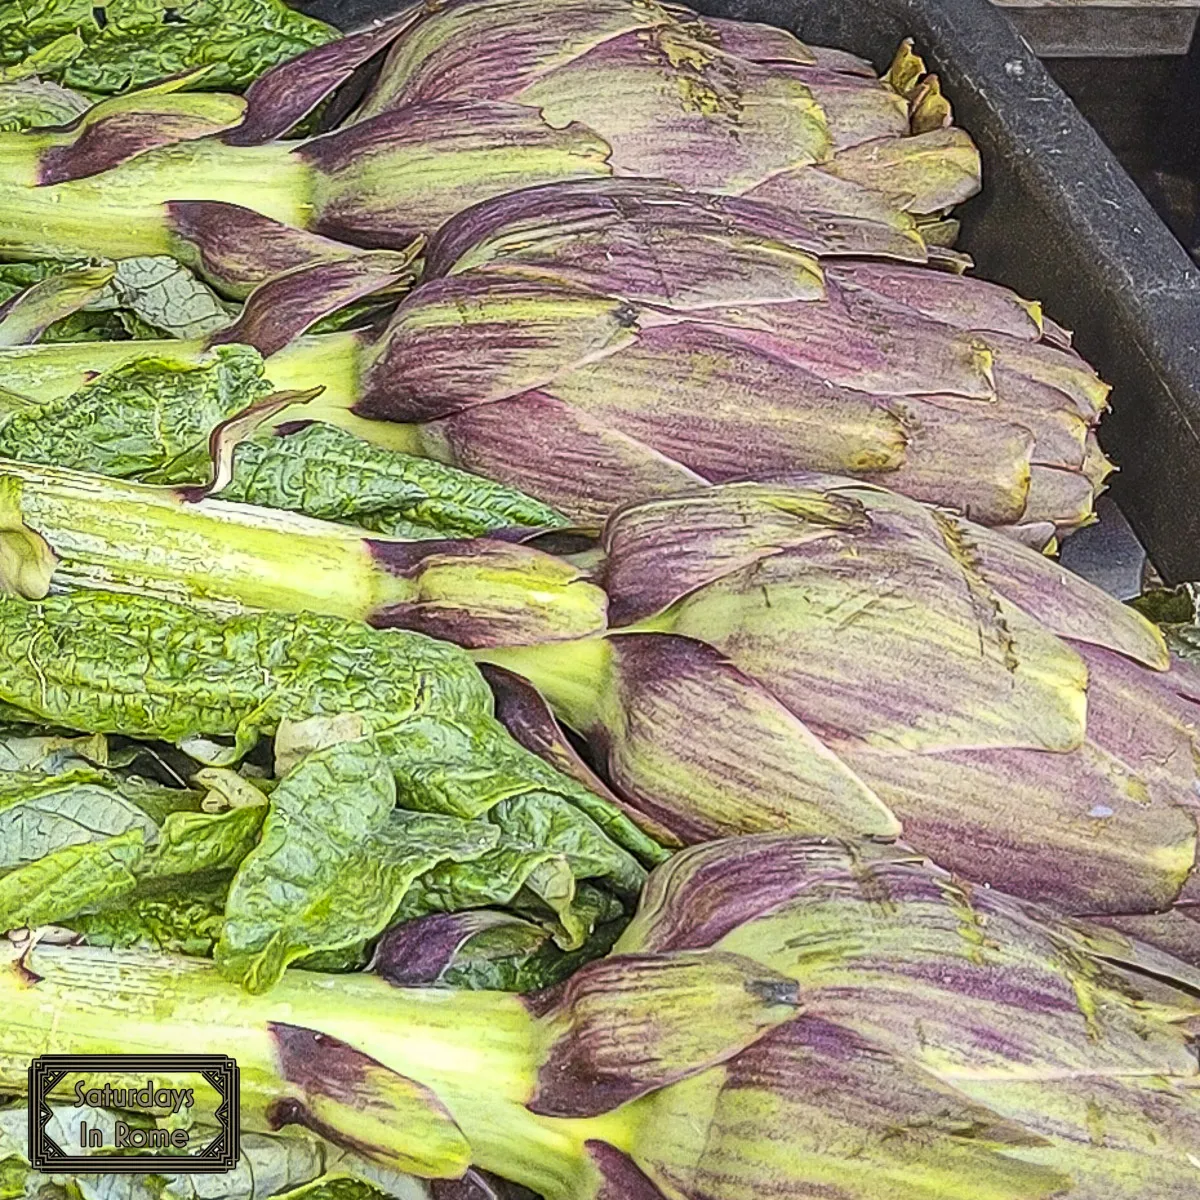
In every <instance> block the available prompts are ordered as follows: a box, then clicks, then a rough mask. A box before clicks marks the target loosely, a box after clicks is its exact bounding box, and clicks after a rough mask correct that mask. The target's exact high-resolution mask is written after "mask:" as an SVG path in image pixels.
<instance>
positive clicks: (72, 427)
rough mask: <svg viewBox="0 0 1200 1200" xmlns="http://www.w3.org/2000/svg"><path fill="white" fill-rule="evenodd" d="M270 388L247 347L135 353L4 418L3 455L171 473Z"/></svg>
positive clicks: (128, 472) (84, 467)
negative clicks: (174, 356)
mask: <svg viewBox="0 0 1200 1200" xmlns="http://www.w3.org/2000/svg"><path fill="white" fill-rule="evenodd" d="M270 390H271V388H270V384H268V383H267V382H266V381H265V380H264V379H263V377H262V358H261V356H260V355H259V354H258V352H257V351H255V350H252V349H251V348H250V347H248V346H220V347H218V348H216V349H215V350H214V351H213V352H212V354H211V355H210V356H208V357H207V359H206V360H205V361H204V362H203V363H201V364H199V365H196V364H191V363H185V362H176V361H173V360H170V359H166V358H143V359H137V360H136V361H134V362H131V363H126V364H125V365H123V366H120V367H116V368H114V369H113V370H111V371H107V372H105V373H104V374H102V375H100V376H98V377H97V378H96V379H93V380H92V381H91V382H89V383H86V384H84V386H83V387H82V388H80V389H79V390H78V391H77V392H74V393H72V394H71V395H70V396H67V397H64V398H63V399H61V400H51V401H47V402H45V403H42V404H34V405H30V406H27V407H25V408H22V409H19V410H18V411H16V412H13V413H11V414H10V415H9V416H8V417H7V418H6V419H0V457H3V458H14V459H18V460H21V461H24V462H35V463H47V464H51V465H57V466H69V467H71V468H73V469H75V470H80V471H92V472H95V473H96V474H99V475H113V476H118V477H122V478H124V477H128V476H146V475H149V474H153V473H158V474H160V475H171V473H172V467H173V466H174V465H175V464H177V463H180V462H181V460H182V461H183V462H189V461H191V460H193V459H194V458H195V456H196V455H197V453H198V452H199V453H202V454H203V455H204V456H205V457H206V456H207V444H208V436H209V433H210V432H211V430H212V429H213V427H214V426H216V425H217V424H219V423H220V422H221V421H223V420H225V419H226V418H228V417H230V416H232V415H233V414H234V413H235V412H238V411H239V410H240V409H242V408H244V407H246V405H248V404H250V403H252V402H253V401H254V400H256V399H258V398H260V397H262V396H263V395H265V394H266V393H267V392H269V391H270ZM183 473H184V475H185V476H187V469H186V468H185V470H184V472H183Z"/></svg>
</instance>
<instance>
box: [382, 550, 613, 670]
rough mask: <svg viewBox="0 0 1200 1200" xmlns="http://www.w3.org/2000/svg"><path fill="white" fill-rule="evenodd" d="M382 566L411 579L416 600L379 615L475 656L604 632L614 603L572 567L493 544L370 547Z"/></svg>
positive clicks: (387, 607) (389, 607) (384, 607)
mask: <svg viewBox="0 0 1200 1200" xmlns="http://www.w3.org/2000/svg"><path fill="white" fill-rule="evenodd" d="M368 546H369V547H370V550H371V554H372V557H373V559H374V561H375V562H378V563H381V564H383V565H384V566H385V567H386V568H387V569H388V571H389V572H391V573H392V574H394V575H397V576H400V577H403V578H406V579H411V580H412V583H413V588H412V595H411V598H408V599H405V600H403V601H401V602H399V603H395V604H386V605H381V606H380V607H378V608H376V609H375V611H374V612H373V613H372V614H371V623H372V624H373V625H375V626H377V627H380V628H386V627H391V626H399V627H401V628H405V629H415V630H417V631H418V632H420V633H425V634H428V635H429V636H430V637H438V638H444V639H445V640H447V641H452V642H455V643H456V644H457V645H459V646H465V647H467V648H468V649H476V648H478V647H483V646H496V645H502V646H520V645H524V644H527V643H532V644H539V643H541V642H545V641H555V640H568V639H572V638H579V637H587V636H590V635H593V634H597V633H600V632H602V631H603V630H604V629H605V628H606V624H607V618H606V613H607V607H608V598H607V596H606V595H605V594H604V592H603V591H601V590H600V589H599V588H598V587H596V586H594V585H593V584H591V583H589V582H588V581H587V580H586V579H585V578H584V576H583V573H582V572H581V571H580V570H579V569H578V568H577V567H575V566H573V565H572V564H570V563H567V562H564V561H563V560H562V559H559V558H556V557H554V556H552V555H549V554H540V553H538V552H537V551H532V552H531V550H530V548H529V547H527V546H523V545H513V544H510V543H508V542H502V541H499V540H490V539H487V538H466V539H456V540H451V541H440V540H439V541H420V542H412V543H408V542H396V541H388V542H384V541H374V540H372V541H370V542H368Z"/></svg>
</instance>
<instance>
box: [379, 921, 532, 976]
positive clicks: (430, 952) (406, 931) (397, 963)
mask: <svg viewBox="0 0 1200 1200" xmlns="http://www.w3.org/2000/svg"><path fill="white" fill-rule="evenodd" d="M508 925H520V926H525V927H527V928H528V929H530V930H534V931H537V932H539V933H541V934H542V936H548V935H546V934H545V933H544V931H542V930H540V929H539V927H538V926H536V925H532V924H530V923H529V922H528V921H522V920H521V919H520V918H519V917H515V916H513V915H512V914H511V913H506V912H493V911H492V910H491V909H486V908H483V909H473V910H467V911H464V912H455V913H431V914H430V915H429V916H426V917H418V918H417V919H416V920H413V921H402V922H401V923H400V924H399V925H393V926H392V927H391V928H390V929H389V930H387V932H386V933H384V935H383V936H382V937H381V938H380V939H379V942H378V943H377V945H376V947H375V955H374V957H373V958H372V959H371V965H370V970H372V971H373V972H374V973H375V974H376V975H379V976H380V977H382V978H383V979H386V980H387V981H388V983H391V984H395V986H396V987H429V986H432V985H433V984H436V983H437V982H438V981H439V980H440V979H441V977H442V974H443V973H444V972H445V970H446V968H447V967H448V966H450V965H451V963H453V962H454V959H455V955H456V954H457V953H458V951H459V950H461V949H462V947H463V946H464V945H466V943H467V942H469V941H470V940H471V938H473V937H474V936H475V935H476V934H477V933H480V932H482V931H483V930H486V929H495V928H497V927H499V926H508Z"/></svg>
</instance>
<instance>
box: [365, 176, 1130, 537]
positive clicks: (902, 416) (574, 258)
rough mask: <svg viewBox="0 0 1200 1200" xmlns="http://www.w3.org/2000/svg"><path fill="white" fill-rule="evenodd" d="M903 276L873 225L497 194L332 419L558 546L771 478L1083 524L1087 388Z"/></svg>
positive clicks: (580, 197)
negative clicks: (674, 502)
mask: <svg viewBox="0 0 1200 1200" xmlns="http://www.w3.org/2000/svg"><path fill="white" fill-rule="evenodd" d="M868 255H870V256H872V258H871V259H869V260H868V259H867V258H866V256H868ZM860 256H861V257H860ZM925 257H926V255H925V253H924V251H923V249H922V248H921V247H919V246H915V245H914V244H913V243H912V242H911V241H908V240H906V239H904V238H897V236H896V231H895V230H893V229H891V228H890V227H887V226H882V225H880V224H878V223H874V222H866V221H861V220H855V219H849V220H847V219H842V220H838V219H834V218H828V217H820V216H814V215H811V214H808V215H806V214H804V213H798V214H789V213H785V212H783V211H781V210H780V209H778V208H775V207H773V206H767V205H761V204H755V203H753V202H750V201H745V200H736V199H730V198H727V197H716V196H702V195H697V194H695V193H689V192H685V191H684V190H682V189H680V188H677V187H673V186H671V185H665V184H659V183H653V182H646V181H627V180H601V181H589V182H581V183H574V184H572V183H568V184H559V185H553V186H549V187H544V188H532V189H528V190H526V191H524V192H519V193H513V194H511V195H508V196H504V197H500V198H499V199H497V200H494V201H490V202H487V203H485V204H482V205H479V206H477V207H476V208H474V209H471V210H469V211H467V212H466V213H464V214H462V215H461V216H460V217H459V218H457V219H456V220H454V221H452V222H450V223H449V224H448V225H447V226H445V227H444V228H443V230H442V231H441V233H440V234H439V235H438V236H437V237H435V238H434V239H433V240H432V241H431V243H430V244H429V247H428V252H427V275H432V276H435V277H436V278H432V279H429V280H428V281H427V282H426V283H424V284H423V285H422V286H421V287H419V288H418V289H417V290H416V291H414V292H413V293H411V294H410V295H409V296H408V297H407V298H406V299H405V301H404V302H403V303H402V304H401V306H400V308H399V309H398V310H397V312H396V315H395V317H394V318H393V320H392V323H391V325H390V327H389V328H388V330H387V331H386V333H385V334H384V335H383V336H382V338H381V339H380V341H379V342H378V344H377V345H376V346H375V347H374V348H373V349H372V350H371V351H369V352H368V356H367V362H366V365H365V367H364V370H363V376H362V383H361V399H360V400H359V401H358V403H357V404H356V405H355V406H354V412H355V413H356V414H358V415H361V416H365V417H373V418H386V419H389V420H392V421H400V422H410V423H420V426H421V429H420V436H419V442H420V444H421V446H422V447H423V448H424V449H425V451H426V452H427V453H429V454H431V455H432V456H433V457H438V458H445V459H447V460H448V461H452V462H454V463H456V464H457V465H460V466H464V467H466V468H467V469H469V470H475V471H477V472H478V473H480V474H483V475H488V476H491V477H493V478H497V479H500V480H502V481H503V482H505V483H508V484H511V485H514V486H518V487H521V488H522V489H524V490H525V491H527V492H529V493H531V494H532V495H536V496H538V497H539V498H541V499H542V500H544V501H546V502H547V503H550V504H553V505H555V506H557V507H558V508H560V509H561V510H562V511H563V512H565V513H566V514H567V515H568V516H570V517H573V518H574V519H576V520H578V521H581V522H591V523H597V524H598V523H599V522H600V521H602V520H603V518H604V516H606V515H607V513H608V512H609V511H611V509H612V508H613V507H614V506H615V505H617V504H619V503H623V502H627V501H631V500H638V499H642V498H644V497H646V496H649V495H654V494H663V493H667V492H671V491H674V490H677V489H678V488H679V487H681V486H684V487H686V486H689V485H692V484H694V483H696V482H698V481H702V480H707V481H710V482H722V481H726V480H729V479H735V478H738V477H742V476H751V475H752V476H760V475H762V474H764V473H772V472H780V471H790V470H820V471H831V472H836V473H838V474H846V475H849V474H853V475H859V476H862V477H865V478H867V479H870V480H873V481H876V482H879V483H881V484H884V485H886V486H888V487H891V488H893V489H896V490H899V491H902V492H905V493H907V494H910V495H913V496H916V497H917V498H919V499H922V500H926V501H930V502H933V503H940V504H948V505H951V506H953V507H956V508H958V509H960V510H961V511H963V512H965V513H966V514H968V515H969V516H970V517H971V518H972V519H973V520H976V521H979V522H982V523H984V524H988V525H1001V526H1009V527H1013V528H1014V530H1015V531H1016V532H1017V533H1018V534H1019V535H1020V536H1022V537H1025V538H1026V539H1028V540H1030V541H1032V542H1034V543H1035V544H1037V545H1039V546H1040V545H1044V544H1045V543H1046V542H1047V541H1048V540H1049V539H1050V538H1051V537H1053V536H1054V535H1055V534H1056V532H1059V533H1061V532H1069V531H1070V530H1071V529H1074V528H1076V527H1078V526H1079V525H1081V524H1085V523H1087V522H1089V521H1090V520H1092V519H1093V516H1092V504H1093V500H1094V497H1095V494H1096V492H1097V491H1098V489H1099V488H1100V487H1101V486H1102V485H1103V482H1104V479H1105V478H1106V476H1107V474H1108V472H1109V470H1110V469H1111V468H1110V466H1109V464H1108V462H1107V460H1106V459H1105V457H1104V455H1103V453H1102V452H1101V451H1100V448H1099V445H1098V443H1097V441H1096V438H1095V434H1094V428H1095V426H1096V424H1097V423H1098V421H1099V419H1100V416H1101V413H1102V412H1103V411H1104V409H1105V407H1106V406H1107V396H1108V391H1109V389H1108V386H1107V385H1106V384H1105V383H1104V382H1103V381H1102V380H1100V379H1099V378H1098V377H1097V375H1096V373H1095V371H1093V370H1092V368H1091V367H1090V366H1089V365H1088V364H1087V363H1086V362H1085V361H1084V360H1083V359H1082V358H1080V356H1079V355H1078V354H1076V353H1075V352H1074V351H1073V350H1072V349H1071V348H1070V347H1069V344H1067V343H1068V339H1067V338H1066V336H1065V335H1064V334H1063V332H1062V331H1061V330H1060V329H1058V327H1057V326H1055V325H1054V324H1053V323H1052V322H1048V321H1046V319H1045V318H1044V316H1043V314H1042V312H1041V309H1040V306H1038V305H1036V304H1034V303H1031V302H1029V301H1025V300H1023V299H1022V298H1021V297H1019V296H1017V295H1016V294H1015V293H1013V292H1011V291H1008V290H1007V289H1005V288H1002V287H998V286H996V285H994V284H989V283H986V282H984V281H982V280H978V279H974V278H971V277H969V276H965V275H961V274H958V273H956V272H954V271H947V270H933V269H930V268H929V267H927V266H922V265H919V264H920V262H921V260H922V259H924V258H925ZM914 259H915V260H917V261H916V262H913V261H906V260H914Z"/></svg>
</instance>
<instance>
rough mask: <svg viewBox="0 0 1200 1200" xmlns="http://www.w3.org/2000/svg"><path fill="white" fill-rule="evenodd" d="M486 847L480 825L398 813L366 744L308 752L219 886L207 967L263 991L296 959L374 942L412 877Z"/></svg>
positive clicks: (386, 770) (378, 759) (382, 768)
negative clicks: (220, 917) (225, 887)
mask: <svg viewBox="0 0 1200 1200" xmlns="http://www.w3.org/2000/svg"><path fill="white" fill-rule="evenodd" d="M496 840H497V831H496V830H495V829H493V828H492V827H491V826H489V825H487V824H484V823H482V822H466V821H460V820H455V819H454V818H451V817H439V816H432V815H427V814H423V813H408V812H404V811H403V810H397V809H396V782H395V779H394V778H393V776H392V771H391V768H390V766H389V763H388V759H387V756H386V755H385V754H384V753H383V752H382V751H381V750H380V747H379V746H378V745H377V744H376V743H375V742H374V741H373V740H371V739H364V740H362V741H358V742H342V743H340V744H338V745H334V746H331V747H329V748H328V749H326V750H320V751H317V752H316V753H314V754H311V755H310V756H309V757H308V758H306V759H304V760H303V761H302V762H301V763H300V764H299V765H298V766H297V767H296V768H295V769H294V770H293V771H292V772H291V773H290V774H289V775H288V776H287V778H285V779H284V780H283V781H282V782H281V783H280V785H279V786H278V787H277V788H276V789H275V791H274V792H273V793H272V795H271V801H270V812H269V813H268V815H267V819H266V821H265V822H264V824H263V835H262V840H261V842H260V843H259V845H258V847H257V848H256V849H255V850H254V851H253V852H252V853H251V854H250V855H249V856H248V857H247V858H246V860H245V862H244V863H243V864H242V867H241V869H240V870H239V872H238V874H237V876H236V877H235V879H234V882H233V885H232V887H231V888H230V892H229V901H228V904H227V907H226V918H227V920H226V926H225V931H224V934H223V936H222V938H221V942H220V943H219V945H218V947H217V952H216V959H217V962H218V963H219V964H220V965H221V968H222V970H223V971H224V972H225V974H226V975H227V976H228V977H230V978H232V979H236V980H238V981H239V982H241V983H242V984H243V985H244V986H246V987H247V989H248V990H250V991H253V992H259V991H265V990H266V989H268V988H270V987H271V986H272V985H273V984H274V983H275V982H276V981H277V980H278V979H279V977H280V976H281V975H282V973H283V971H284V968H285V967H287V965H288V964H289V963H291V962H294V961H295V960H296V959H297V958H299V957H301V956H302V955H305V954H311V953H314V952H317V951H324V950H334V949H338V948H340V947H345V946H352V945H355V944H356V943H357V942H359V941H361V940H362V939H364V938H370V937H373V936H374V935H376V934H378V933H379V932H381V931H382V930H383V928H384V927H385V926H386V924H387V922H388V920H389V918H390V917H391V915H392V913H394V912H395V910H396V907H397V905H399V903H400V901H401V900H402V899H403V897H404V894H405V892H406V891H407V890H408V888H409V887H410V886H411V885H412V882H413V880H414V879H416V878H417V877H418V876H419V875H421V874H423V873H424V872H426V871H428V870H429V869H430V868H431V867H433V866H435V865H436V864H437V863H439V862H442V861H445V860H447V859H453V860H454V861H459V862H462V861H467V860H469V859H472V858H478V857H479V856H480V855H481V854H482V853H484V852H485V851H486V850H487V849H489V848H490V847H491V846H492V845H494V844H495V842H496Z"/></svg>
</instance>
